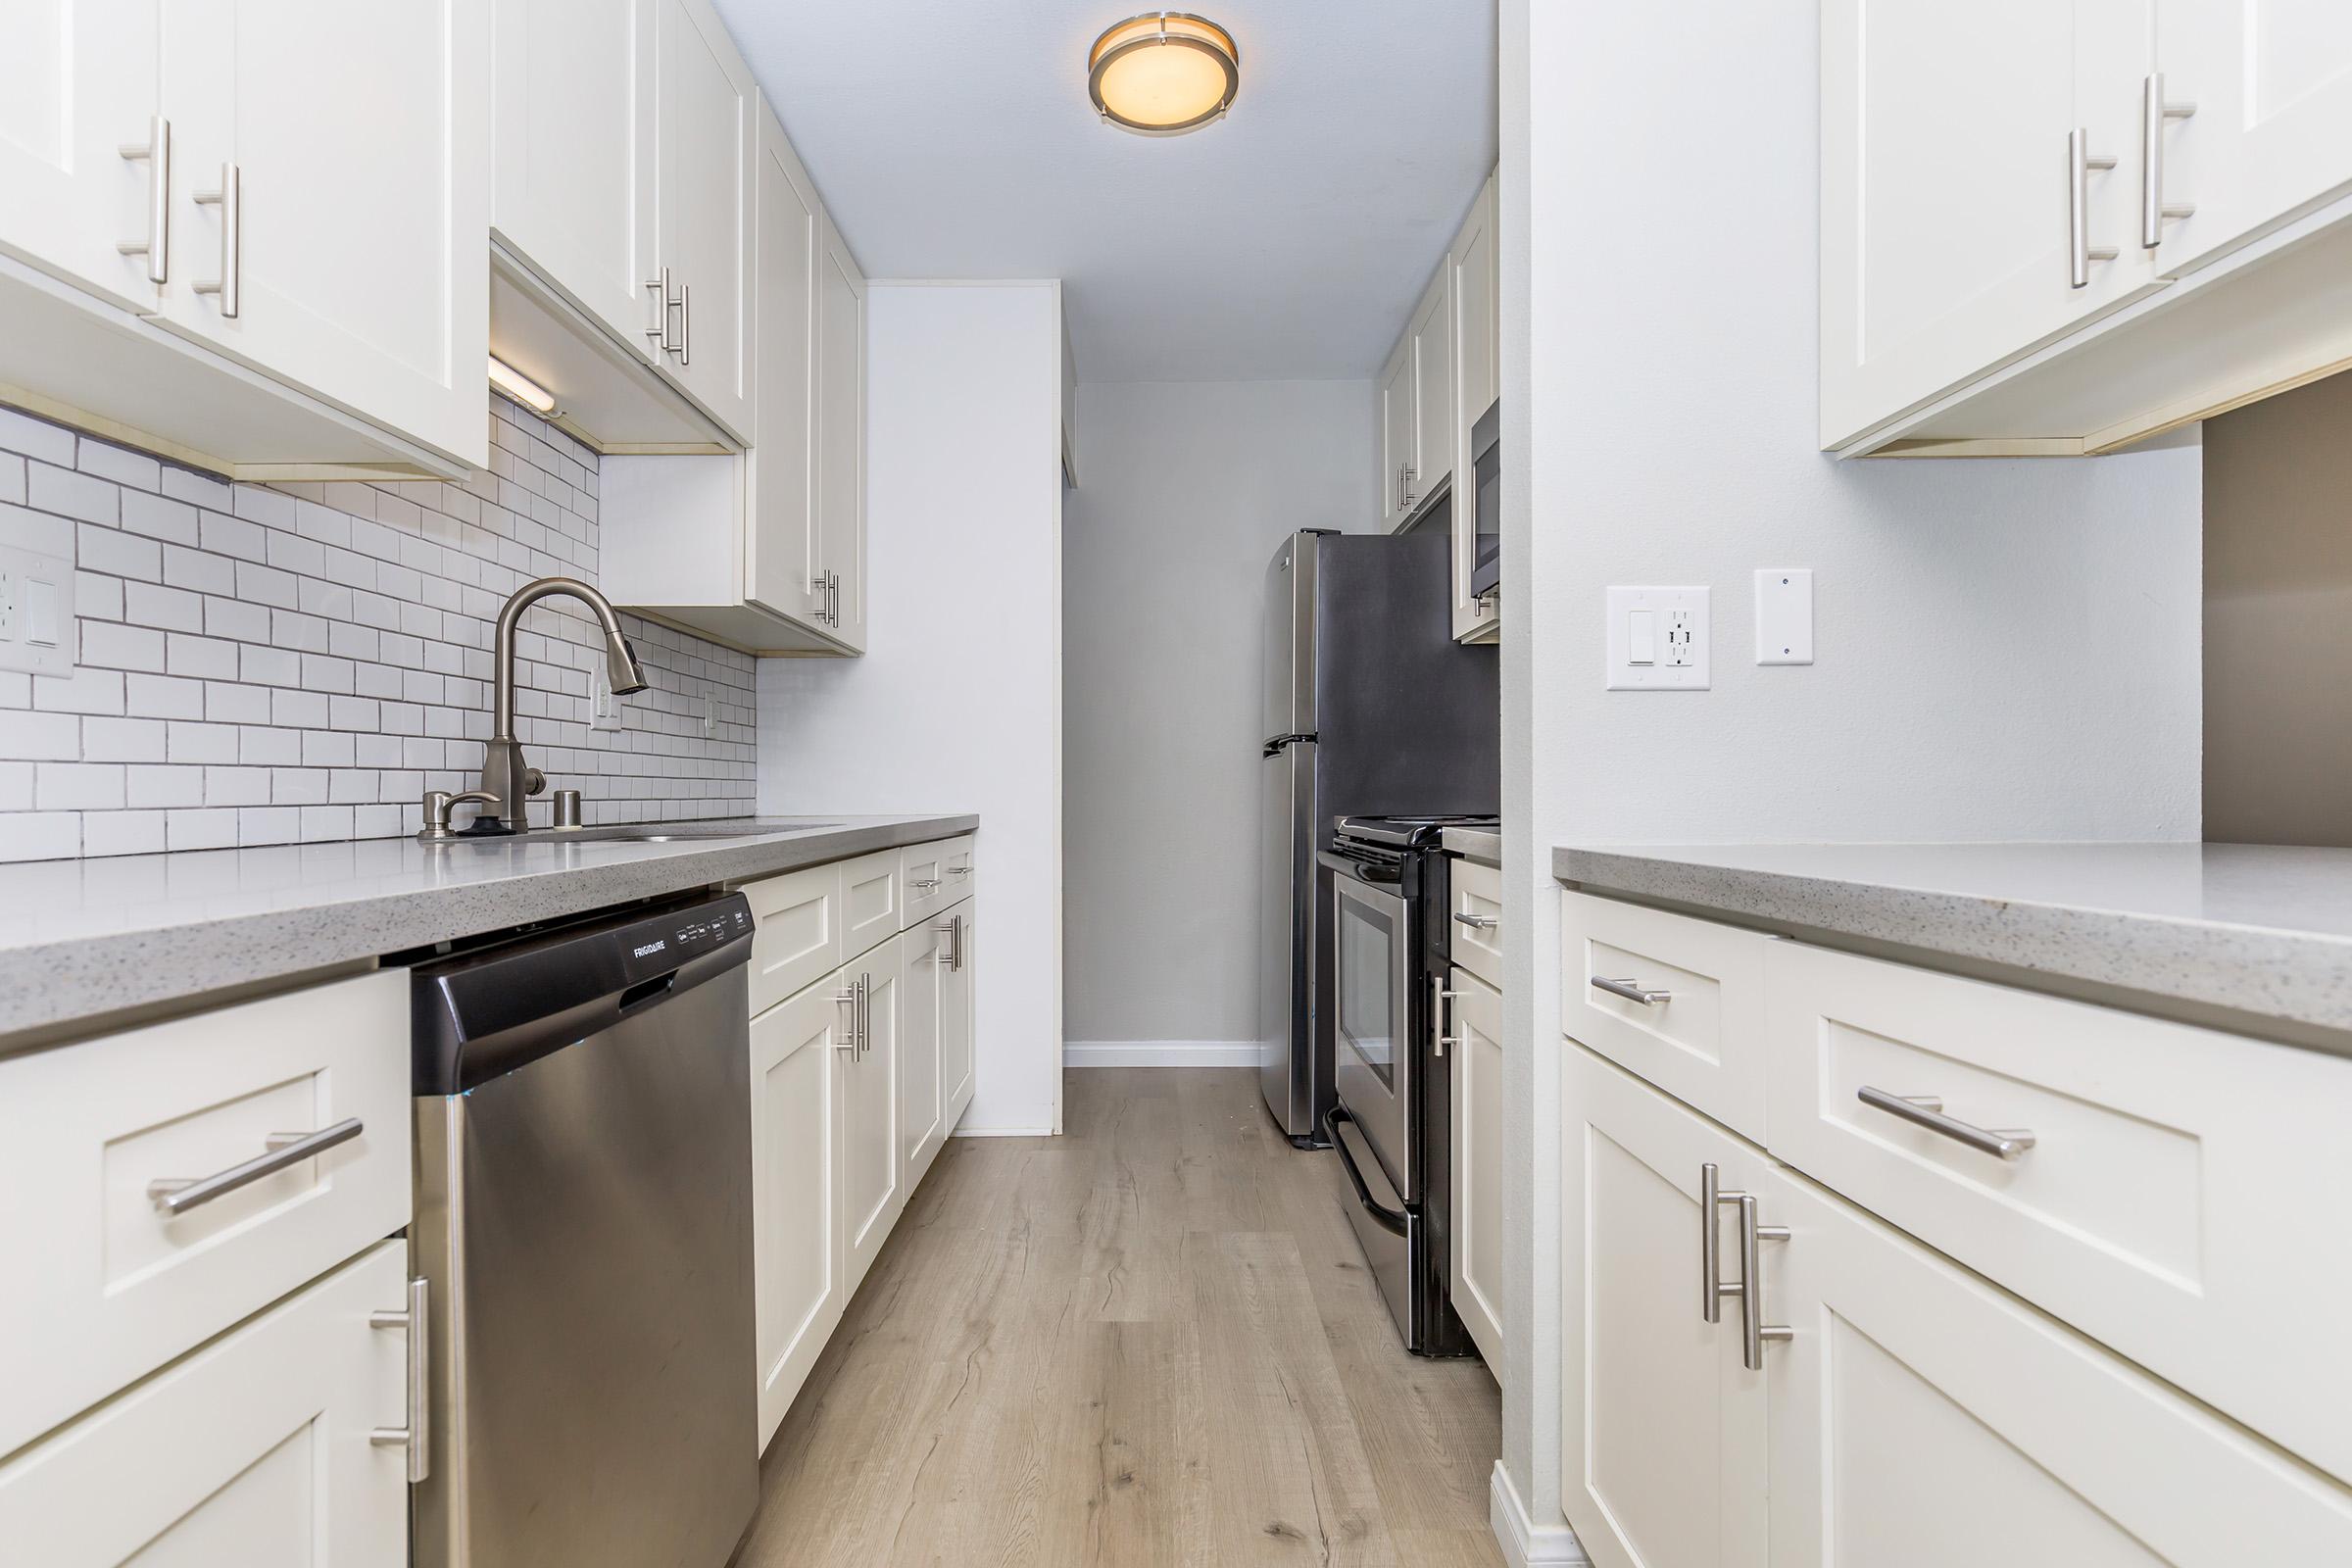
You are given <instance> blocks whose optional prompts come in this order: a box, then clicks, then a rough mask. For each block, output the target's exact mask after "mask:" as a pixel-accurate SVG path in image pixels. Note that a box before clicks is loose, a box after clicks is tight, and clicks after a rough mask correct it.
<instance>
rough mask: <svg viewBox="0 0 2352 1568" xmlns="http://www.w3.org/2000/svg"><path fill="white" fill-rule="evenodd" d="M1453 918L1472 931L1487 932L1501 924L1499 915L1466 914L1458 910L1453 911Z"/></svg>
mask: <svg viewBox="0 0 2352 1568" xmlns="http://www.w3.org/2000/svg"><path fill="white" fill-rule="evenodd" d="M1453 918H1454V919H1455V921H1456V922H1458V923H1459V924H1462V925H1466V926H1468V927H1469V928H1470V929H1471V930H1473V931H1488V930H1492V929H1494V928H1495V926H1498V925H1500V924H1502V919H1501V917H1500V916H1499V915H1493V914H1468V913H1465V912H1463V911H1462V910H1460V909H1456V910H1454V911H1453Z"/></svg>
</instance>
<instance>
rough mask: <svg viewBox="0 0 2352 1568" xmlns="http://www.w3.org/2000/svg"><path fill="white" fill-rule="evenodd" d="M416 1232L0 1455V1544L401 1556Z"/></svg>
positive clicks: (332, 1557)
mask: <svg viewBox="0 0 2352 1568" xmlns="http://www.w3.org/2000/svg"><path fill="white" fill-rule="evenodd" d="M407 1257H408V1248H407V1247H406V1246H405V1245H404V1244H402V1243H399V1242H388V1243H386V1244H384V1245H383V1246H381V1247H378V1248H377V1249H376V1250H373V1251H371V1252H369V1253H368V1255H367V1256H365V1257H362V1258H360V1259H359V1260H357V1261H356V1262H354V1263H352V1264H351V1265H350V1266H349V1267H348V1268H344V1269H340V1270H338V1271H337V1272H335V1273H333V1274H331V1275H329V1276H328V1277H327V1278H325V1279H322V1280H320V1281H319V1283H317V1284H316V1285H313V1286H312V1287H311V1288H310V1289H308V1290H306V1291H304V1292H302V1293H301V1294H300V1295H298V1296H295V1297H294V1298H292V1299H289V1300H286V1301H283V1302H280V1303H279V1304H278V1305H277V1306H275V1307H273V1308H271V1309H270V1311H268V1312H266V1313H264V1314H263V1315H262V1316H260V1317H258V1318H256V1319H254V1320H253V1321H252V1322H250V1323H247V1324H245V1325H244V1326H243V1327H241V1328H238V1329H237V1330H235V1331H234V1332H233V1333H230V1334H226V1335H223V1336H222V1337H221V1338H220V1339H218V1340H216V1341H214V1342H213V1343H212V1344H210V1345H208V1346H206V1347H204V1348H202V1349H201V1350H198V1351H197V1352H196V1353H195V1354H194V1355H192V1356H190V1357H188V1358H187V1359H186V1360H185V1361H182V1362H180V1363H179V1364H178V1365H176V1366H174V1367H172V1369H171V1370H169V1371H167V1372H164V1373H161V1374H159V1375H158V1376H157V1377H155V1378H154V1379H153V1380H151V1381H150V1382H148V1383H145V1384H143V1385H141V1386H140V1387H138V1388H136V1389H133V1390H131V1391H130V1392H129V1393H128V1394H126V1395H124V1396H123V1397H122V1398H121V1399H118V1400H116V1401H114V1402H113V1403H111V1404H109V1405H107V1406H106V1407H105V1408H104V1409H102V1410H96V1411H93V1412H91V1414H89V1415H88V1416H86V1417H84V1418H83V1419H81V1420H80V1421H77V1422H75V1423H74V1424H73V1426H71V1427H69V1428H67V1429H66V1430H65V1431H63V1432H60V1433H58V1434H57V1435H56V1436H55V1437H53V1438H51V1439H50V1440H49V1441H47V1442H46V1443H42V1444H38V1445H36V1446H33V1447H30V1448H27V1449H25V1451H24V1452H23V1453H21V1454H19V1455H17V1456H16V1457H15V1458H14V1459H12V1460H11V1461H9V1462H8V1463H7V1464H5V1465H0V1543H5V1544H0V1561H7V1562H9V1563H23V1564H25V1565H27V1568H30V1565H31V1564H35V1563H39V1564H42V1565H45V1568H114V1565H116V1564H126V1563H132V1562H136V1563H138V1564H140V1565H142V1568H143V1565H145V1564H148V1563H158V1564H162V1563H188V1564H197V1563H234V1564H236V1565H238V1568H298V1565H308V1564H314V1563H331V1564H333V1565H334V1568H406V1565H407V1563H408V1560H409V1483H408V1474H407V1468H406V1465H407V1459H406V1450H405V1449H404V1448H402V1447H399V1446H382V1447H379V1446H375V1445H374V1444H372V1443H370V1442H369V1441H368V1434H369V1433H370V1432H371V1431H372V1430H373V1429H375V1428H378V1427H401V1426H405V1425H407V1424H408V1419H409V1416H408V1407H407V1395H406V1392H405V1390H406V1383H407V1379H406V1377H405V1375H404V1374H405V1372H406V1370H407V1365H408V1361H407V1357H408V1352H409V1346H408V1334H407V1332H406V1331H405V1330H403V1329H399V1328H373V1327H370V1326H369V1324H368V1314H369V1313H370V1312H374V1311H379V1310H393V1311H397V1310H399V1309H401V1308H402V1307H404V1306H406V1305H407V1301H406V1285H407V1280H408V1268H407Z"/></svg>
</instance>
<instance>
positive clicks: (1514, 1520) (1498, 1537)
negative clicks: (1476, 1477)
mask: <svg viewBox="0 0 2352 1568" xmlns="http://www.w3.org/2000/svg"><path fill="white" fill-rule="evenodd" d="M1487 1518H1488V1522H1489V1523H1491V1524H1492V1525H1493V1526H1494V1527H1495V1542H1496V1544H1499V1545H1500V1546H1501V1547H1502V1560H1503V1561H1504V1562H1507V1563H1509V1564H1510V1565H1511V1568H1591V1564H1592V1561H1593V1559H1591V1558H1590V1557H1587V1556H1586V1555H1585V1548H1584V1547H1582V1546H1580V1545H1578V1544H1577V1542H1576V1536H1575V1533H1574V1532H1572V1531H1571V1530H1570V1529H1569V1528H1568V1527H1567V1526H1566V1525H1538V1524H1536V1523H1535V1522H1533V1521H1532V1520H1530V1519H1529V1518H1528V1516H1527V1504H1526V1503H1524V1502H1521V1501H1520V1500H1519V1489H1518V1488H1517V1487H1514V1486H1512V1485H1511V1473H1510V1472H1509V1471H1508V1470H1505V1469H1504V1468H1503V1467H1502V1461H1501V1460H1500V1459H1497V1460H1495V1483H1494V1485H1493V1486H1491V1487H1489V1488H1488V1489H1487Z"/></svg>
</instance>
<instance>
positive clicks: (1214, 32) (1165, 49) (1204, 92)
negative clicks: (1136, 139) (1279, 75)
mask: <svg viewBox="0 0 2352 1568" xmlns="http://www.w3.org/2000/svg"><path fill="white" fill-rule="evenodd" d="M1086 67H1087V70H1086V90H1087V95H1088V96H1089V97H1091V98H1093V99H1094V101H1095V108H1096V109H1098V110H1099V111H1101V112H1102V115H1103V119H1104V120H1107V121H1109V122H1110V123H1112V124H1114V125H1118V126H1120V127H1122V128H1123V129H1127V130H1132V131H1136V132H1138V133H1140V134H1142V135H1146V136H1181V135H1183V134H1184V133H1185V132H1186V131H1188V130H1198V129H1200V128H1201V126H1202V125H1205V124H1207V123H1209V122H1210V121H1212V120H1221V119H1223V118H1224V115H1225V111H1226V110H1228V109H1230V108H1232V107H1233V95H1234V94H1235V93H1237V92H1239V91H1241V87H1242V54H1241V51H1240V50H1239V49H1238V48H1236V47H1235V46H1234V42H1233V34H1232V33H1230V32H1227V31H1226V30H1225V29H1224V28H1223V27H1220V26H1218V25H1216V24H1215V23H1213V22H1209V21H1206V20H1204V19H1203V18H1201V17H1196V16H1192V15H1189V14H1188V13H1186V12H1182V11H1148V12H1146V13H1145V14H1144V15H1142V16H1140V17H1130V18H1128V19H1127V20H1126V21H1125V22H1122V23H1120V24H1118V25H1116V26H1113V27H1108V28H1105V29H1104V30H1103V36H1102V37H1100V38H1097V39H1096V40H1095V47H1094V48H1093V50H1092V51H1090V52H1089V53H1088V55H1087V57H1086Z"/></svg>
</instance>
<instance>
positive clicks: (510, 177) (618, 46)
mask: <svg viewBox="0 0 2352 1568" xmlns="http://www.w3.org/2000/svg"><path fill="white" fill-rule="evenodd" d="M654 15H655V13H654V0H497V4H496V5H495V6H494V7H493V8H492V11H491V62H492V63H491V75H492V82H493V85H492V101H493V106H494V107H493V114H492V122H491V136H492V142H491V146H492V154H491V168H492V187H491V198H490V226H491V228H492V229H493V230H495V231H496V233H497V234H498V236H499V237H500V238H501V239H502V240H504V241H505V242H506V243H507V244H508V245H509V246H511V247H513V248H514V249H515V250H516V251H518V252H519V253H521V254H522V255H524V256H526V257H528V258H529V259H530V261H531V263H532V265H533V266H535V267H536V268H537V269H539V270H540V271H541V272H543V273H544V274H545V276H547V277H548V278H549V279H551V280H552V281H553V282H554V283H555V285H556V286H557V287H558V288H559V289H560V290H562V291H563V292H564V294H566V295H568V296H569V297H570V299H571V300H572V302H573V303H574V304H576V305H578V306H579V307H580V309H582V310H583V311H586V312H587V313H588V314H589V315H591V316H593V317H595V318H596V319H598V320H599V321H601V322H603V323H604V325H605V327H606V329H607V330H608V331H610V332H611V333H612V334H613V338H614V340H615V341H617V342H619V343H621V344H624V345H626V346H627V347H628V348H629V349H631V350H633V351H636V352H637V353H638V354H640V355H641V356H644V357H649V358H650V357H651V356H652V354H653V353H654V348H653V343H654V340H653V339H652V338H650V337H648V336H646V335H645V333H646V329H647V328H649V327H654V326H657V325H658V324H659V318H660V315H661V307H660V306H659V304H658V303H657V299H656V297H657V294H658V292H659V289H658V286H657V287H656V288H648V287H647V286H646V280H647V279H648V278H654V279H655V280H656V283H657V285H658V283H659V278H658V276H657V274H658V272H659V270H660V269H659V266H658V264H657V263H656V262H655V260H654V254H655V246H654V159H653V150H654V146H655V140H654Z"/></svg>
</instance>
